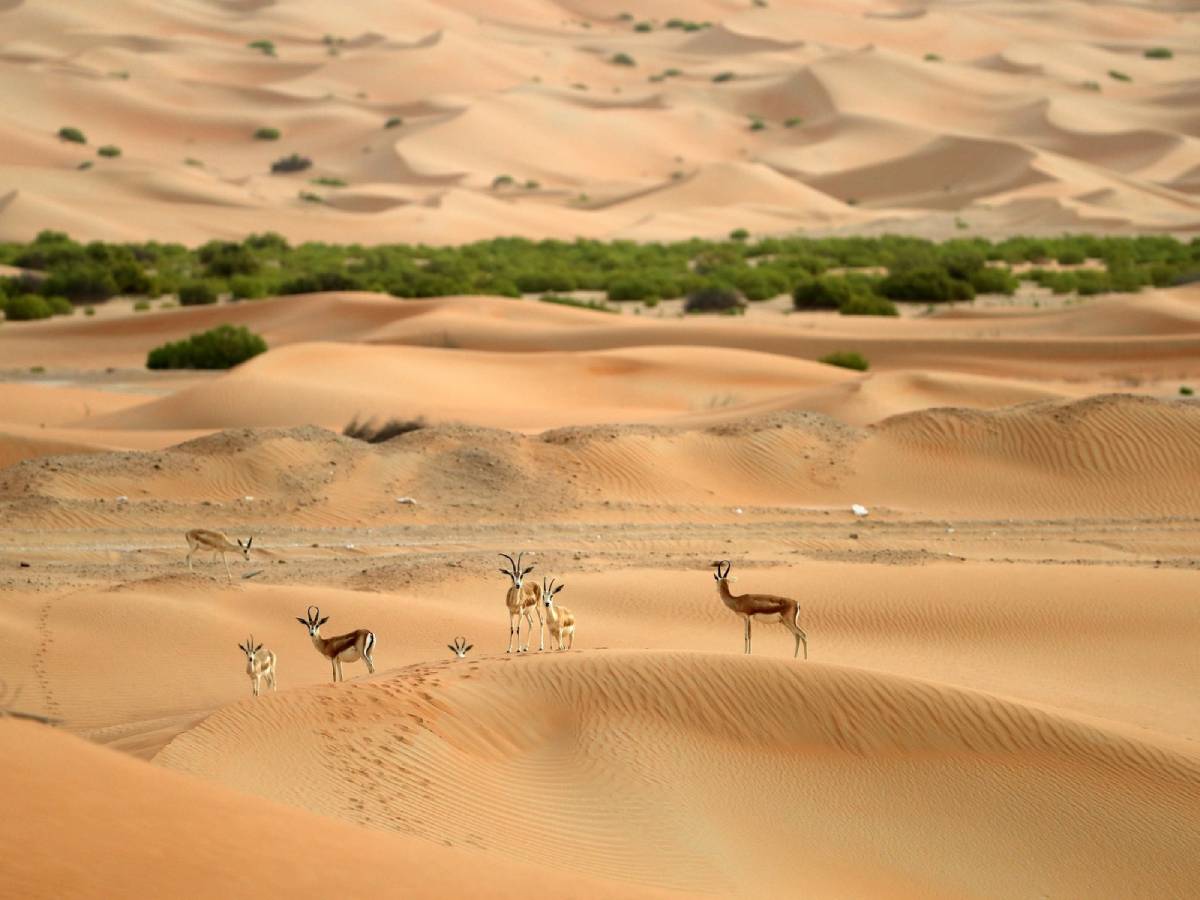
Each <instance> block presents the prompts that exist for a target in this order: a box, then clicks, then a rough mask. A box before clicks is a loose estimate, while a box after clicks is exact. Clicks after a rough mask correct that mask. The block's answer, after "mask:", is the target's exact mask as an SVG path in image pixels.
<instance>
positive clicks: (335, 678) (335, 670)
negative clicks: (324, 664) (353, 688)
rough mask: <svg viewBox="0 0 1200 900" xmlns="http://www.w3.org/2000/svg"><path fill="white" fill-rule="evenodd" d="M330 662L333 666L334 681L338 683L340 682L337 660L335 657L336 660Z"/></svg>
mask: <svg viewBox="0 0 1200 900" xmlns="http://www.w3.org/2000/svg"><path fill="white" fill-rule="evenodd" d="M329 662H330V664H331V665H332V666H333V680H334V681H337V680H338V665H337V658H336V657H335V658H333V659H331V660H330V661H329Z"/></svg>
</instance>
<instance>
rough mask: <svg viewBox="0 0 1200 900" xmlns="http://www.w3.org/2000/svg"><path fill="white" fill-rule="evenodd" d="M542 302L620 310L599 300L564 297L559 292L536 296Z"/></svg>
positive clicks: (584, 307) (616, 311)
mask: <svg viewBox="0 0 1200 900" xmlns="http://www.w3.org/2000/svg"><path fill="white" fill-rule="evenodd" d="M538 299H539V300H541V301H542V302H543V303H554V304H557V305H558V306H574V307H576V308H577V309H590V310H593V311H594V312H606V313H619V312H620V310H619V309H617V308H616V307H614V306H609V305H608V304H607V303H602V302H601V301H599V300H582V299H580V298H579V297H564V296H562V295H560V294H543V295H542V296H541V297H539V298H538Z"/></svg>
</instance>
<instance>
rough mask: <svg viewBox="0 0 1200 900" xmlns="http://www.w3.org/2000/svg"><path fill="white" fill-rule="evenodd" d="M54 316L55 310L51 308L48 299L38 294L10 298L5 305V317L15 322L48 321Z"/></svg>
mask: <svg viewBox="0 0 1200 900" xmlns="http://www.w3.org/2000/svg"><path fill="white" fill-rule="evenodd" d="M52 315H54V310H52V309H51V308H50V304H49V303H47V302H46V298H45V297H40V296H38V295H37V294H20V295H18V296H16V297H10V298H9V299H8V300H6V301H5V303H4V317H5V318H6V319H10V320H12V321H13V322H28V321H31V320H33V319H48V318H50V317H51V316H52Z"/></svg>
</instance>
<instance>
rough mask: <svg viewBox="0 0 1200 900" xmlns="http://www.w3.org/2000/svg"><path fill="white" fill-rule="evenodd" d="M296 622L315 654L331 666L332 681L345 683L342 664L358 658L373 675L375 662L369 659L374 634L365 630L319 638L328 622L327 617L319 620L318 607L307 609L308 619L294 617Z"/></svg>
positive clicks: (319, 611)
mask: <svg viewBox="0 0 1200 900" xmlns="http://www.w3.org/2000/svg"><path fill="white" fill-rule="evenodd" d="M296 621H297V622H299V623H300V624H301V625H303V626H304V627H305V628H307V629H308V636H309V637H311V638H312V642H313V646H314V647H316V648H317V652H318V653H320V654H321V655H322V656H324V657H325V658H326V659H327V660H329V662H330V663H332V665H333V680H334V681H345V679H344V678H342V663H344V662H357V661H358V660H359V659H360V658H361V659H362V661H363V662H365V663H366V664H367V672H368V674H371V675H374V674H375V662H374V660H372V659H371V651H372V650H373V649H374V648H375V634H374V632H371V631H368V630H367V629H365V628H359V629H358V630H357V631H350V632H347V633H346V634H339V635H337V636H336V637H331V638H323V637H321V626H322V625H324V624H325V623H326V622H328V621H329V616H326V617H325V618H323V619H322V618H321V610H320V608H319V607H316V606H310V607H309V608H308V618H307V619H301V618H300V617H299V616H297V617H296Z"/></svg>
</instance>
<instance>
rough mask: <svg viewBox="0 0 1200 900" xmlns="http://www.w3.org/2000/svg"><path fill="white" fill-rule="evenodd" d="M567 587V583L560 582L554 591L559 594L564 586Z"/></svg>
mask: <svg viewBox="0 0 1200 900" xmlns="http://www.w3.org/2000/svg"><path fill="white" fill-rule="evenodd" d="M565 587H566V585H565V584H560V585H559V586H558V587H556V588H555V589H554V593H556V594H557V593H558V592H559V591H561V590H562V589H563V588H565Z"/></svg>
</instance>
